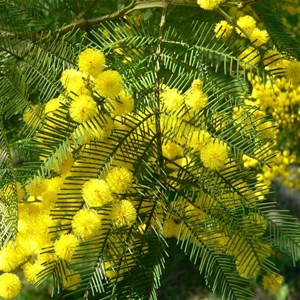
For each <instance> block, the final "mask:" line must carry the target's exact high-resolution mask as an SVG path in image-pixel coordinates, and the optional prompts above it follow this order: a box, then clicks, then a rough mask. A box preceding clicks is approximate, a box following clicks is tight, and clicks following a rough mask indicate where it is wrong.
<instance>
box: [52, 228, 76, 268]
mask: <svg viewBox="0 0 300 300" xmlns="http://www.w3.org/2000/svg"><path fill="white" fill-rule="evenodd" d="M77 246H78V239H77V237H76V236H75V235H74V234H71V233H70V234H63V235H61V236H60V238H59V239H58V240H56V241H55V243H54V250H55V254H56V255H57V256H58V257H59V258H61V259H64V260H65V261H67V262H70V261H71V259H72V256H73V254H74V252H75V249H76V247H77Z"/></svg>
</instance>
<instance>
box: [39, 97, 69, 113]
mask: <svg viewBox="0 0 300 300" xmlns="http://www.w3.org/2000/svg"><path fill="white" fill-rule="evenodd" d="M65 103H67V99H66V98H65V97H64V96H63V95H60V96H58V97H57V98H52V99H51V100H50V101H48V102H47V104H46V105H45V108H44V114H47V115H48V116H49V115H50V116H53V114H51V113H52V112H54V111H56V110H57V109H59V107H60V106H61V105H62V104H65Z"/></svg>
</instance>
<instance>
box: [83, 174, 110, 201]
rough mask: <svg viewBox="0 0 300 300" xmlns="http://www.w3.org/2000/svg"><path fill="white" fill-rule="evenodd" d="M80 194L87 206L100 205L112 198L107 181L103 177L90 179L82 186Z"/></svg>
mask: <svg viewBox="0 0 300 300" xmlns="http://www.w3.org/2000/svg"><path fill="white" fill-rule="evenodd" d="M82 196H83V199H84V201H85V202H86V203H87V204H88V205H89V206H102V205H104V204H106V203H109V202H111V201H112V200H113V197H112V193H111V190H110V187H109V185H108V183H107V182H106V181H105V180H103V179H90V180H89V181H87V182H86V183H85V184H84V185H83V187H82Z"/></svg>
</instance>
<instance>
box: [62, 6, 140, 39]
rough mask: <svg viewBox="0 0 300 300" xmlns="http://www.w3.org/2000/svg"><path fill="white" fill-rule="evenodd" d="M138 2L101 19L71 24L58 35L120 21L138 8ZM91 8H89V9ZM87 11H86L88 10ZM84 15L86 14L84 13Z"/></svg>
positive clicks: (83, 20) (81, 20) (82, 20)
mask: <svg viewBox="0 0 300 300" xmlns="http://www.w3.org/2000/svg"><path fill="white" fill-rule="evenodd" d="M136 2H137V0H132V1H131V2H130V4H129V5H128V6H126V7H124V8H123V9H120V10H118V11H116V12H114V13H111V14H108V15H105V16H101V17H99V18H93V19H90V20H85V19H84V18H81V19H80V20H77V21H75V22H73V23H71V24H68V25H66V26H64V27H62V28H60V29H59V30H58V31H57V33H58V34H59V35H63V34H65V33H67V32H68V31H71V30H73V29H76V28H90V27H93V26H96V25H99V24H100V23H102V22H105V21H108V20H115V19H119V18H121V17H123V16H124V15H126V14H127V13H128V12H129V11H131V10H132V9H133V8H134V7H135V6H136ZM92 4H93V5H94V3H91V5H92ZM88 8H89V7H87V9H88ZM87 9H86V10H87ZM82 13H84V12H82Z"/></svg>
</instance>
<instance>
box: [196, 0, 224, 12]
mask: <svg viewBox="0 0 300 300" xmlns="http://www.w3.org/2000/svg"><path fill="white" fill-rule="evenodd" d="M224 1H225V0H197V3H198V5H199V6H200V7H201V8H203V9H205V10H213V9H215V8H216V7H217V6H218V5H219V4H221V3H223V2H224Z"/></svg>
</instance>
